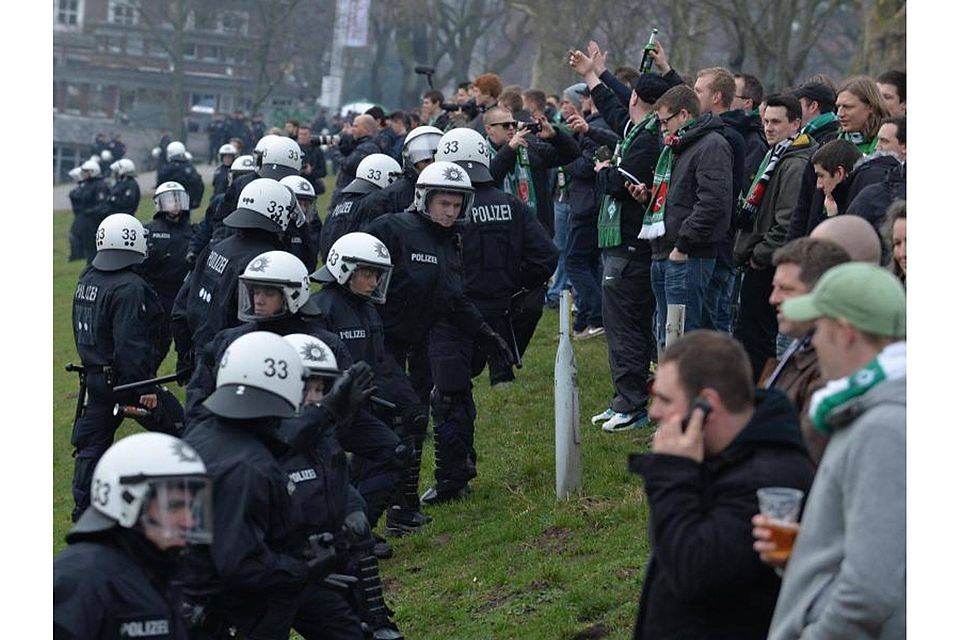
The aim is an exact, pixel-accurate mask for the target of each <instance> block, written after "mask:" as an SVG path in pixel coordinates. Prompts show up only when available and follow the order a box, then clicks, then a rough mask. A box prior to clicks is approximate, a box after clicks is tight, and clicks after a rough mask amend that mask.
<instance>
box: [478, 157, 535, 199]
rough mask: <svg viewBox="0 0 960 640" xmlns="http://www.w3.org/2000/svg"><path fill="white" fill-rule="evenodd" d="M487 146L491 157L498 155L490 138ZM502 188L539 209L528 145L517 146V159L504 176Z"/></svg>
mask: <svg viewBox="0 0 960 640" xmlns="http://www.w3.org/2000/svg"><path fill="white" fill-rule="evenodd" d="M504 144H506V143H504ZM487 147H489V150H490V157H491V158H492V157H494V156H495V155H497V152H496V150H495V149H494V148H493V145H491V144H490V140H489V139H488V140H487ZM502 188H503V190H504V191H506V192H507V193H509V194H512V195H514V196H516V197H518V198H520V200H522V201H523V203H524V204H527V205H529V206H531V207H532V208H533V210H534V211H536V210H537V191H536V189H534V188H533V173H532V172H531V171H530V154H528V153H527V148H526V147H524V146H519V147H517V161H516V163H515V164H514V166H513V170H512V171H510V173H508V174H507V175H506V176H504V178H503V187H502Z"/></svg>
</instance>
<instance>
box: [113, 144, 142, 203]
mask: <svg viewBox="0 0 960 640" xmlns="http://www.w3.org/2000/svg"><path fill="white" fill-rule="evenodd" d="M110 170H111V171H112V172H113V175H114V177H115V179H116V180H115V182H114V184H113V187H112V188H111V189H110V196H109V198H108V201H109V203H110V204H109V205H108V206H109V210H110V211H116V212H119V213H129V214H130V215H136V213H137V207H139V206H140V185H139V184H137V167H136V165H134V164H133V160H130V159H129V158H121V159H119V160H117V161H116V162H114V163H113V164H112V165H110Z"/></svg>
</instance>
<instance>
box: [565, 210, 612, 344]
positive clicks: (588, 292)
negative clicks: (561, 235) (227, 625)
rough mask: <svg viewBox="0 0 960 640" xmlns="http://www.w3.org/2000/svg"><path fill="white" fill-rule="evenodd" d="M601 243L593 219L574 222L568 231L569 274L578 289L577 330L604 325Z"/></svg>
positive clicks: (575, 322)
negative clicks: (601, 287)
mask: <svg viewBox="0 0 960 640" xmlns="http://www.w3.org/2000/svg"><path fill="white" fill-rule="evenodd" d="M600 272H601V267H600V247H599V246H598V245H597V225H596V223H595V222H593V221H592V220H591V221H589V222H586V223H582V224H576V225H571V226H570V229H569V233H568V235H567V274H568V275H569V277H570V282H571V283H572V284H573V288H574V290H575V291H576V292H577V295H576V298H577V317H576V320H575V321H574V323H573V330H574V331H583V330H584V329H586V328H587V327H602V326H603V307H602V294H601V290H600Z"/></svg>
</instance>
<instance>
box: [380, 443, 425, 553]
mask: <svg viewBox="0 0 960 640" xmlns="http://www.w3.org/2000/svg"><path fill="white" fill-rule="evenodd" d="M412 450H413V454H412V456H411V458H412V459H411V461H410V466H409V467H407V471H406V476H405V478H404V479H403V482H402V484H401V486H400V487H399V488H398V489H399V490H398V496H397V499H396V501H395V502H394V504H393V506H391V507H390V508H389V509H387V524H386V532H387V533H389V534H392V535H395V536H402V535H404V534H408V533H416V532H418V531H419V530H420V529H421V527H423V526H424V525H426V524H429V523H430V522H432V521H433V518H431V517H430V516H428V515H426V514H424V513H422V512H421V511H420V494H419V492H418V490H419V486H420V457H421V456H422V455H423V444H422V442H421V441H419V440H418V441H417V442H416V443H415V444H414V446H413V448H412Z"/></svg>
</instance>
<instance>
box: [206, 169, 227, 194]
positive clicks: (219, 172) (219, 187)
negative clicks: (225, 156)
mask: <svg viewBox="0 0 960 640" xmlns="http://www.w3.org/2000/svg"><path fill="white" fill-rule="evenodd" d="M211 185H212V186H213V195H218V194H221V193H224V192H225V191H226V190H227V187H228V186H229V185H230V167H228V166H227V165H225V164H221V165H220V166H219V167H217V168H216V170H215V171H214V172H213V179H212V180H211Z"/></svg>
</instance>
